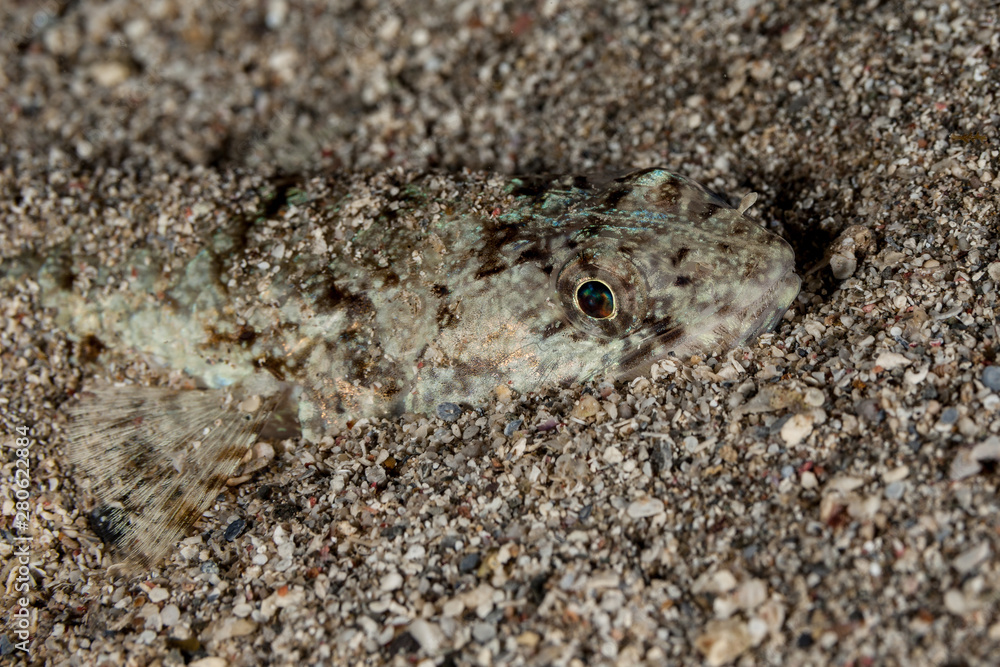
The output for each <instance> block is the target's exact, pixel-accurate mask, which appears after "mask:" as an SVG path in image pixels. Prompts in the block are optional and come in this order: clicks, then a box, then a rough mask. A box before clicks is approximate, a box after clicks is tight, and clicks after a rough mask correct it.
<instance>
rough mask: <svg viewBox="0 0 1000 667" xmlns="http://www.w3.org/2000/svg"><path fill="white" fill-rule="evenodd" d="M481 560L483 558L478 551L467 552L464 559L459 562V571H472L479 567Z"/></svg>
mask: <svg viewBox="0 0 1000 667" xmlns="http://www.w3.org/2000/svg"><path fill="white" fill-rule="evenodd" d="M480 561H481V558H480V556H479V554H478V553H471V554H465V555H464V556H462V560H460V561H459V562H458V571H459V572H472V571H473V570H475V569H476V568H477V567H479V563H480Z"/></svg>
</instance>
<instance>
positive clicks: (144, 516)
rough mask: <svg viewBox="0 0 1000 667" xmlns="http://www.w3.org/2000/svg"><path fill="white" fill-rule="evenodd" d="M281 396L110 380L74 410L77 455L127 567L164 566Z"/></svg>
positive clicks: (72, 450)
mask: <svg viewBox="0 0 1000 667" xmlns="http://www.w3.org/2000/svg"><path fill="white" fill-rule="evenodd" d="M276 403H277V397H276V396H270V397H260V396H250V397H245V398H243V400H239V398H237V397H236V396H235V395H234V393H233V392H232V391H230V390H227V389H215V390H205V391H201V390H176V389H168V388H158V387H136V386H125V387H101V388H97V389H94V390H92V391H88V392H85V393H84V395H83V396H82V397H81V399H80V400H79V401H78V402H77V403H76V404H75V405H74V406H72V407H71V408H70V410H69V411H68V412H69V416H70V422H69V439H70V447H69V453H70V460H71V461H72V462H73V463H74V464H75V465H76V466H77V468H78V469H80V470H82V471H83V472H84V473H85V474H86V476H87V477H88V478H89V479H90V480H91V482H92V491H93V493H94V495H95V497H96V498H97V499H98V501H99V502H100V503H101V504H102V505H103V506H104V507H106V508H109V509H108V511H107V513H106V514H105V521H106V522H107V525H106V528H107V534H108V535H109V536H111V538H112V539H111V543H112V545H113V547H115V549H116V550H117V551H119V552H121V553H123V554H124V556H125V569H126V570H133V571H135V570H149V569H150V568H152V567H153V566H155V565H156V564H157V563H158V562H159V561H160V560H161V559H162V558H163V557H164V556H165V555H166V554H167V553H168V552H169V551H170V550H171V549H172V548H173V547H174V545H175V544H176V542H177V541H178V539H180V538H181V537H183V536H184V535H185V534H186V533H187V531H188V530H189V529H190V528H191V526H193V525H194V524H195V522H197V520H198V518H199V517H200V516H201V515H202V513H203V512H204V511H205V510H206V509H208V507H209V506H210V505H211V504H212V501H213V500H214V499H215V497H216V496H217V495H218V493H219V492H220V491H221V490H222V488H223V487H224V486H225V483H226V480H227V479H229V477H231V476H232V474H233V472H234V471H235V470H236V467H237V466H238V465H239V463H240V461H241V459H242V458H243V457H244V455H245V454H246V452H247V450H249V448H250V447H251V446H252V445H253V443H254V441H255V439H256V436H257V434H258V433H259V432H260V430H261V428H262V427H263V425H264V422H265V421H266V420H267V418H268V416H269V415H270V414H271V412H272V411H273V410H274V408H275V405H276Z"/></svg>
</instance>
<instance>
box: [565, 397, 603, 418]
mask: <svg viewBox="0 0 1000 667" xmlns="http://www.w3.org/2000/svg"><path fill="white" fill-rule="evenodd" d="M600 411H601V404H600V403H599V402H598V400H597V399H596V398H594V397H593V396H592V395H591V394H584V395H583V396H581V397H580V400H579V401H577V402H576V405H574V406H573V411H572V412H571V413H570V416H571V417H576V418H577V419H587V418H588V417H593V416H594V415H596V414H597V413H598V412H600Z"/></svg>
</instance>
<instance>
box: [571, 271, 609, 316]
mask: <svg viewBox="0 0 1000 667" xmlns="http://www.w3.org/2000/svg"><path fill="white" fill-rule="evenodd" d="M576 302H577V304H578V305H579V307H580V310H581V311H583V314H584V315H587V316H588V317H593V318H594V319H597V320H606V319H608V318H609V317H611V316H612V315H614V314H615V295H614V294H613V293H612V292H611V288H610V287H608V286H607V285H606V284H605V283H603V282H601V281H600V280H588V281H587V282H585V283H583V284H582V285H580V287H578V288H577V290H576Z"/></svg>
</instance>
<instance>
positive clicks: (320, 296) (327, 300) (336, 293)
mask: <svg viewBox="0 0 1000 667" xmlns="http://www.w3.org/2000/svg"><path fill="white" fill-rule="evenodd" d="M313 298H314V299H315V303H316V309H317V310H319V311H326V312H328V311H331V310H333V309H335V308H336V307H337V306H339V305H340V304H341V303H342V302H343V301H344V299H345V298H347V294H345V293H344V292H343V291H342V290H341V289H340V288H339V287H337V285H336V283H334V282H333V281H332V280H330V281H327V282H326V283H325V284H324V285H323V288H322V289H320V290H317V291H316V292H314V293H313Z"/></svg>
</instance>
